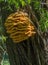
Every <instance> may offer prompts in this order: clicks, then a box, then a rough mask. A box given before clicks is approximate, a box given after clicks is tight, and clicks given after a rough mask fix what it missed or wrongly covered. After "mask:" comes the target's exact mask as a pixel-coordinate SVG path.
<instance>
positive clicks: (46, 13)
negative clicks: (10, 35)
mask: <svg viewBox="0 0 48 65" xmlns="http://www.w3.org/2000/svg"><path fill="white" fill-rule="evenodd" d="M26 5H27V7H28V6H29V7H30V6H31V8H32V10H33V13H34V14H35V21H36V23H37V25H38V24H39V25H38V29H39V31H40V32H41V34H42V36H43V37H44V38H45V37H46V36H47V35H46V34H48V4H47V0H0V65H10V64H9V59H8V54H7V51H6V39H7V37H6V35H5V33H4V32H5V30H4V25H3V24H4V22H5V20H6V18H7V17H8V15H9V14H11V13H13V12H16V11H17V10H18V9H20V8H22V9H23V8H25V7H26ZM32 10H31V11H32ZM31 11H30V12H31ZM45 39H46V38H45Z"/></svg>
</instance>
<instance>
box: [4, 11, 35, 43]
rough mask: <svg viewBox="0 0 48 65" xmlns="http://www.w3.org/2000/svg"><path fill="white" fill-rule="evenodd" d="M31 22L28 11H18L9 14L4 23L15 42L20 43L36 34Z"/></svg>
mask: <svg viewBox="0 0 48 65" xmlns="http://www.w3.org/2000/svg"><path fill="white" fill-rule="evenodd" d="M31 22H32V21H31V20H30V18H29V16H28V14H27V13H25V12H22V11H18V12H15V13H12V14H11V15H9V16H8V18H7V19H6V21H5V24H4V25H5V28H6V32H7V33H8V34H9V36H10V38H11V39H12V40H13V42H14V43H19V42H21V41H23V40H26V39H27V38H29V37H30V36H34V35H35V33H36V31H35V27H34V25H33V24H32V23H31Z"/></svg>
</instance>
